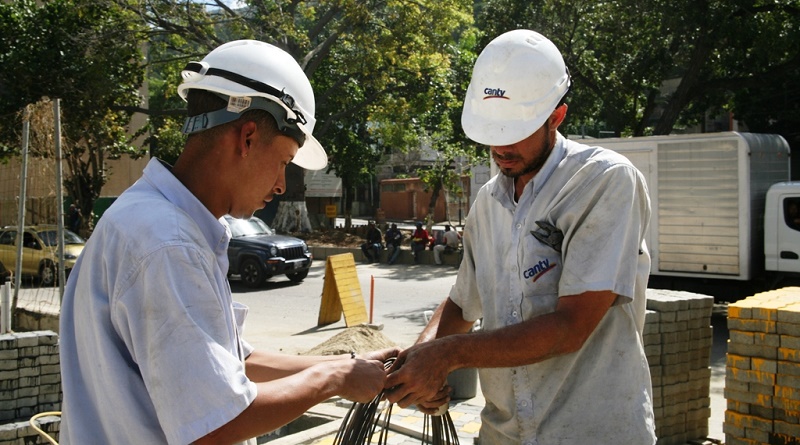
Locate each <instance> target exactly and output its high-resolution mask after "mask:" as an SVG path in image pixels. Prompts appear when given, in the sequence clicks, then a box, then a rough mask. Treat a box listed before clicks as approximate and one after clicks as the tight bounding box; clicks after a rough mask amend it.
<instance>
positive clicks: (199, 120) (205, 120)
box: [181, 94, 306, 147]
mask: <svg viewBox="0 0 800 445" xmlns="http://www.w3.org/2000/svg"><path fill="white" fill-rule="evenodd" d="M217 96H219V97H221V98H222V99H225V100H227V101H228V106H227V107H226V108H220V109H219V110H215V111H209V112H207V113H202V114H198V115H196V116H190V117H188V118H186V121H184V123H183V128H182V129H181V132H182V133H183V134H185V135H191V134H196V133H200V132H201V131H204V130H208V129H209V128H213V127H216V126H219V125H223V124H227V123H229V122H233V121H235V120H236V119H239V118H240V117H241V116H242V114H244V113H245V112H246V111H249V110H264V111H266V112H267V113H269V114H270V115H272V117H273V118H275V122H276V123H277V125H278V130H279V131H280V132H281V133H283V134H285V135H286V136H289V137H291V138H292V139H294V140H295V141H297V144H298V146H300V147H302V146H303V144H305V142H306V135H305V133H303V131H302V130H301V129H300V127H299V126H298V123H302V120H303V119H302V115H298V118H299V119H298V118H295V119H291V118H289V117H288V113H287V112H286V109H285V108H283V107H282V106H281V105H279V104H278V103H276V102H275V101H272V100H269V99H267V98H264V97H260V96H256V97H249V96H248V97H235V96H231V97H228V96H224V95H221V94H217Z"/></svg>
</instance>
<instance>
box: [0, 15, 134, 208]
mask: <svg viewBox="0 0 800 445" xmlns="http://www.w3.org/2000/svg"><path fill="white" fill-rule="evenodd" d="M135 23H136V21H135V17H134V16H132V15H131V14H130V13H129V12H125V11H123V10H121V9H119V8H112V7H109V5H106V4H102V3H98V2H96V1H89V0H50V1H44V2H37V1H33V0H19V1H15V2H10V3H3V4H0V65H1V66H3V67H4V68H3V69H2V70H0V85H2V88H1V89H0V91H2V93H0V144H2V146H3V152H2V153H3V154H4V155H5V156H9V155H14V154H15V153H18V152H19V147H20V143H19V136H18V134H17V133H18V129H19V128H20V127H21V119H22V117H21V116H22V114H21V113H20V111H21V110H22V109H23V108H24V107H25V106H26V105H29V104H33V103H36V102H38V101H39V100H40V99H42V98H44V97H49V98H59V99H61V110H62V111H61V120H62V136H63V154H64V159H65V160H66V161H67V164H68V166H69V169H68V171H67V177H66V181H65V184H66V187H67V190H68V192H69V194H70V195H71V197H72V198H73V199H74V200H76V201H77V202H79V203H80V205H81V207H82V208H92V203H93V201H94V199H95V198H96V197H97V196H99V193H100V189H101V188H102V186H103V184H105V182H106V179H107V171H106V168H105V163H104V160H105V159H107V158H117V157H119V156H122V155H130V156H140V155H141V154H142V152H141V151H140V150H138V149H136V148H134V147H133V146H132V144H131V141H130V136H129V134H128V132H127V130H128V125H129V123H130V118H131V112H130V111H126V109H125V108H126V107H133V106H137V105H138V104H139V102H140V101H141V98H140V96H139V87H140V86H141V85H142V82H143V79H144V72H143V70H142V69H141V62H142V57H141V53H140V45H141V43H140V35H139V34H138V33H139V30H138V29H137V27H136V26H135V25H134V24H135ZM32 131H35V129H32ZM32 149H34V150H35V147H32Z"/></svg>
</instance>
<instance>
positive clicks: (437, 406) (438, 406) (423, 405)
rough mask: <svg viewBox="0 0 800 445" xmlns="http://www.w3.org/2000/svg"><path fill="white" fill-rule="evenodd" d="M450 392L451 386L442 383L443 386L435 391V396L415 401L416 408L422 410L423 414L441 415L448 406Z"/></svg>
mask: <svg viewBox="0 0 800 445" xmlns="http://www.w3.org/2000/svg"><path fill="white" fill-rule="evenodd" d="M451 392H452V388H451V387H450V385H444V387H443V388H442V389H440V390H439V392H437V393H436V396H435V398H434V399H433V400H428V401H425V402H417V409H418V410H419V411H422V412H423V413H424V414H430V415H432V416H441V415H442V414H444V412H445V411H447V408H448V407H449V403H450V393H451Z"/></svg>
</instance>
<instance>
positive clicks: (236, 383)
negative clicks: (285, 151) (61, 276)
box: [60, 159, 256, 445]
mask: <svg viewBox="0 0 800 445" xmlns="http://www.w3.org/2000/svg"><path fill="white" fill-rule="evenodd" d="M229 240H230V233H229V232H228V231H227V230H226V228H225V227H224V226H223V225H222V224H221V223H220V221H219V220H217V219H216V218H214V217H213V216H212V215H211V213H210V212H209V211H208V210H207V209H206V208H205V207H204V206H203V205H202V204H201V203H200V202H199V201H198V200H197V198H195V196H194V195H192V194H191V193H190V192H189V191H188V190H187V189H186V188H185V187H184V186H183V185H182V184H181V183H180V182H179V181H178V180H177V179H176V178H175V176H173V175H172V173H171V172H170V171H169V170H168V169H167V168H166V167H165V166H164V165H162V164H161V163H160V162H159V161H158V160H157V159H153V160H151V161H150V163H149V164H148V165H147V167H146V168H145V170H144V175H143V177H142V178H141V179H140V180H139V181H137V182H136V183H135V184H134V185H133V186H131V188H129V189H128V190H127V191H126V192H125V193H123V194H122V195H121V196H120V197H119V199H117V201H116V202H115V203H114V204H113V205H112V206H111V207H110V208H109V209H108V211H106V212H105V214H104V215H103V217H102V218H101V219H100V221H99V223H98V225H97V227H96V228H95V230H94V233H93V234H92V236H91V237H90V238H89V240H88V242H87V244H86V247H85V249H84V250H83V253H82V255H81V257H80V258H79V259H78V261H77V264H76V265H75V268H74V269H73V270H72V273H71V274H70V277H69V280H68V282H67V287H66V292H65V294H64V301H63V305H62V308H61V320H60V331H61V336H60V352H61V376H62V385H63V391H64V401H63V417H62V422H61V440H60V442H61V443H62V445H68V444H90V443H97V444H100V443H104V444H112V443H113V444H137V445H138V444H163V443H169V444H188V443H191V442H194V441H195V440H197V439H199V438H201V437H203V436H205V435H206V434H208V433H210V432H212V431H214V430H216V429H217V428H219V427H221V426H222V425H224V424H226V423H228V422H229V421H231V420H232V419H234V418H235V417H236V416H238V415H239V414H240V413H241V412H242V411H244V409H245V408H247V407H248V406H249V405H250V403H251V402H252V401H253V400H254V399H255V397H256V385H255V384H254V383H253V382H251V381H250V380H248V378H247V377H246V376H245V372H244V358H245V357H246V356H247V355H248V354H249V353H250V352H251V351H252V348H251V347H250V346H249V345H248V344H247V343H245V342H244V341H243V340H242V339H241V337H240V335H241V330H242V326H243V323H244V316H245V313H246V310H247V308H246V307H244V306H241V305H238V306H236V307H235V305H234V303H233V302H232V299H231V292H230V287H229V284H228V281H227V278H226V275H227V271H228V259H227V247H228V241H229Z"/></svg>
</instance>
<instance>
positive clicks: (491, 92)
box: [483, 88, 511, 100]
mask: <svg viewBox="0 0 800 445" xmlns="http://www.w3.org/2000/svg"><path fill="white" fill-rule="evenodd" d="M483 94H485V96H483V100H486V99H505V100H511V98H510V97H506V90H501V89H500V88H484V89H483Z"/></svg>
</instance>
